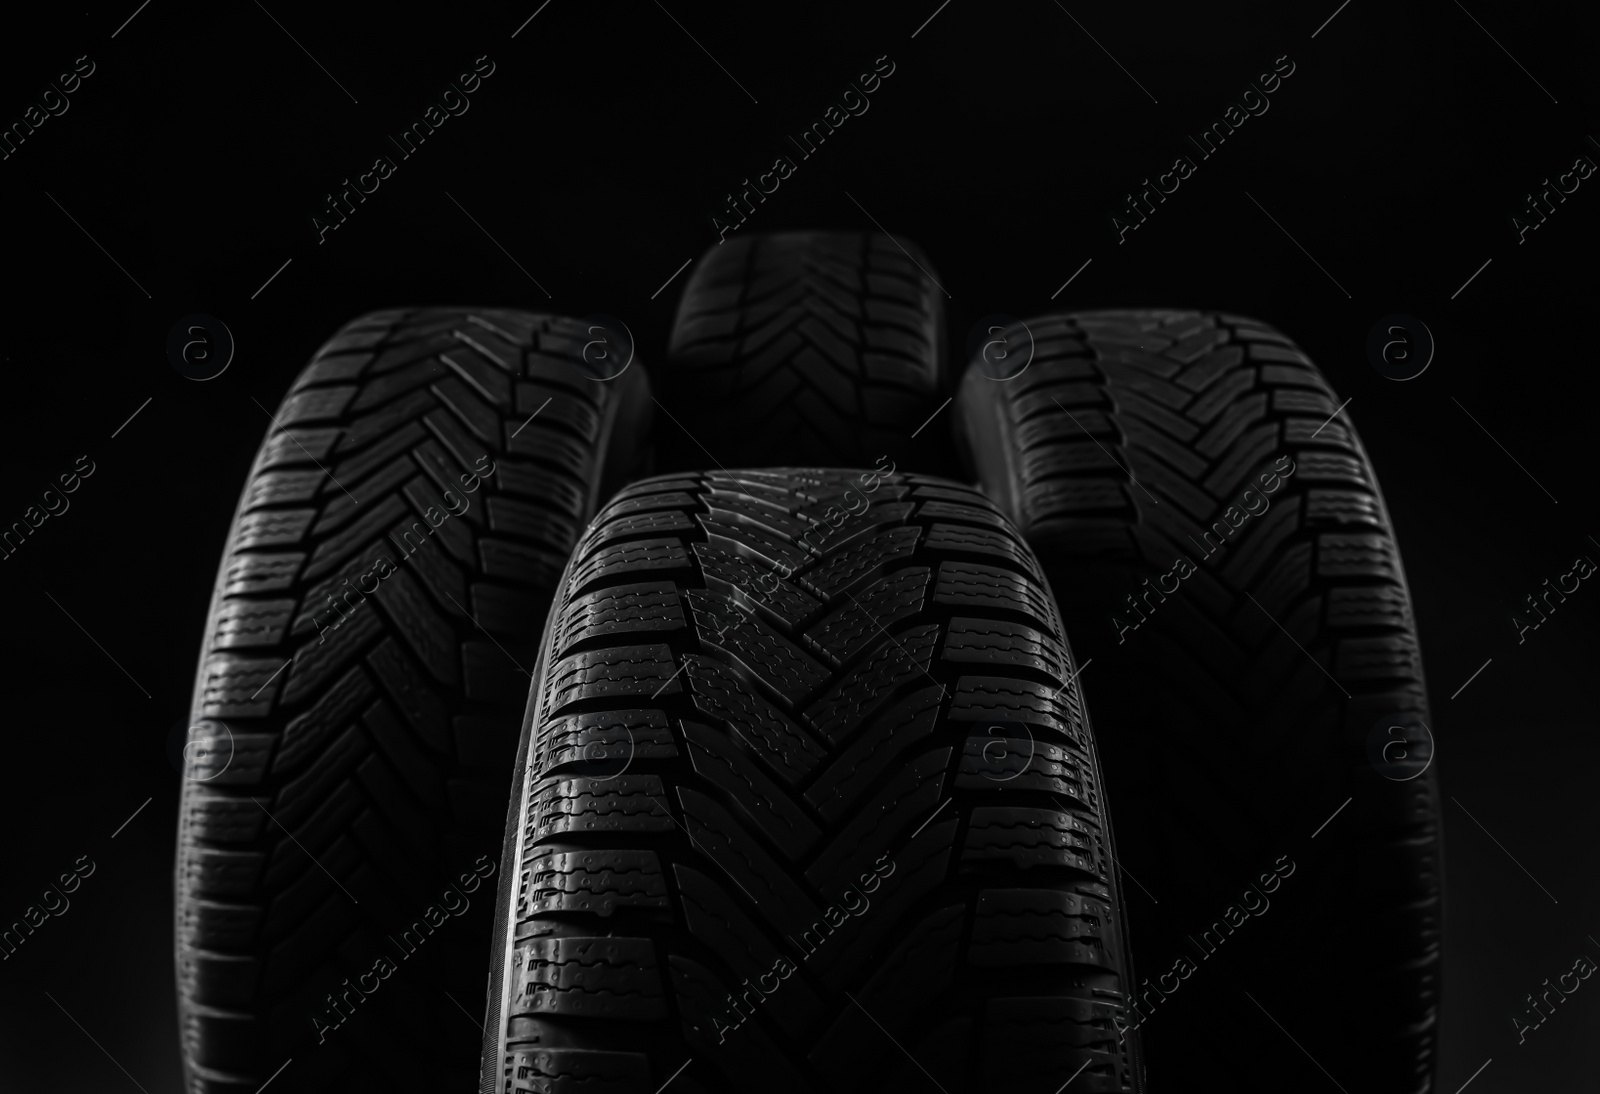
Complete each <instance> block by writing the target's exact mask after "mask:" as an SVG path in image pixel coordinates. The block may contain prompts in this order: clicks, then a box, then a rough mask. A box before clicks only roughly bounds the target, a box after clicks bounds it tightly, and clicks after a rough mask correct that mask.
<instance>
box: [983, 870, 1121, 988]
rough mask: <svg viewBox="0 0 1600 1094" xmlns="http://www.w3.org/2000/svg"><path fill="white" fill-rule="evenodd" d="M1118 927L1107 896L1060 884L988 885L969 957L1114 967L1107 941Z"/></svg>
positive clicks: (994, 962) (1000, 962)
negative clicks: (1042, 886)
mask: <svg viewBox="0 0 1600 1094" xmlns="http://www.w3.org/2000/svg"><path fill="white" fill-rule="evenodd" d="M1114 930H1115V926H1114V920H1113V917H1112V912H1111V908H1110V906H1109V905H1107V904H1106V903H1105V902H1104V901H1101V900H1096V899H1094V898H1093V897H1088V896H1084V895H1082V894H1080V893H1065V892H1061V891H1060V890H1057V889H984V890H982V891H980V892H979V893H978V905H977V913H976V915H975V917H974V919H973V925H972V938H971V942H970V943H969V944H968V947H967V961H968V963H970V964H973V965H983V966H989V967H996V966H1007V965H1059V964H1068V965H1088V966H1091V967H1097V968H1103V969H1106V970H1107V971H1110V970H1111V968H1112V966H1111V965H1110V964H1109V960H1110V959H1109V958H1108V955H1107V942H1108V941H1109V940H1110V939H1111V938H1112V937H1113V932H1114Z"/></svg>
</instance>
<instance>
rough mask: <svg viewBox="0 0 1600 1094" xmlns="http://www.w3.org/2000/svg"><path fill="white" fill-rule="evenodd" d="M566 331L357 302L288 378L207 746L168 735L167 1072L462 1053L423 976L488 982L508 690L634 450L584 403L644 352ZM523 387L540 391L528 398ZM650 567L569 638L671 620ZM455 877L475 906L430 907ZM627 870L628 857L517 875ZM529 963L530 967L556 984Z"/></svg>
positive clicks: (196, 1082)
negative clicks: (363, 1046) (418, 940)
mask: <svg viewBox="0 0 1600 1094" xmlns="http://www.w3.org/2000/svg"><path fill="white" fill-rule="evenodd" d="M581 331H582V327H581V324H579V323H577V322H576V321H575V320H570V319H565V318H562V317H557V316H551V315H534V314H528V313H522V312H515V311H507V310H497V309H477V310H474V309H460V308H454V309H400V310H394V311H388V312H380V313H374V314H372V315H368V316H365V317H363V318H361V319H358V320H356V321H354V322H353V323H351V324H349V325H347V326H346V327H345V328H343V329H342V330H341V331H340V332H339V333H338V334H336V335H335V336H334V337H333V338H332V339H330V340H329V341H328V342H327V343H325V344H324V345H323V347H322V348H321V349H320V350H319V351H318V352H317V353H316V354H315V355H314V356H313V358H312V361H311V363H310V364H309V365H307V366H306V368H305V369H304V370H303V371H302V372H301V373H300V375H299V377H298V379H296V381H295V382H294V384H293V385H292V387H291V390H290V392H289V393H288V394H287V395H286V396H285V397H284V401H283V404H282V406H281V407H280V408H279V411H278V413H277V414H276V415H275V422H274V424H273V425H272V427H271V428H270V430H269V432H268V434H267V437H266V439H265V440H264V441H263V443H262V445H261V448H260V451H259V454H258V455H257V457H256V460H255V462H254V465H253V466H252V469H251V472H250V477H249V479H248V481H247V482H246V485H245V487H244V490H243V493H242V495H241V500H240V503H239V510H238V515H237V516H236V518H235V521H234V526H233V530H232V532H231V533H230V535H229V538H228V542H227V546H226V549H225V551H224V554H223V559H222V563H221V566H220V568H219V573H218V577H217V583H216V586H215V591H214V594H213V599H212V606H211V611H210V618H209V620H208V622H207V626H206V632H205V633H206V642H205V647H204V649H203V652H202V654H201V659H200V669H199V673H198V676H197V680H196V689H195V702H194V708H193V711H192V713H191V717H192V719H193V720H194V728H192V729H191V731H190V737H191V740H192V741H195V742H200V743H201V744H202V747H198V748H191V749H188V750H187V752H189V753H192V755H190V757H189V762H188V765H187V767H186V771H185V774H186V776H187V778H186V780H185V785H184V791H183V796H182V805H181V811H180V816H179V833H178V855H177V866H176V870H175V890H176V891H175V908H176V911H175V944H176V961H177V965H178V968H179V970H180V978H179V1017H180V1028H181V1031H182V1045H181V1047H182V1053H183V1058H184V1070H185V1083H186V1090H187V1091H188V1092H189V1094H221V1092H224V1091H226V1092H229V1094H241V1092H248V1091H252V1090H255V1089H256V1088H258V1087H259V1086H260V1085H261V1084H262V1083H264V1082H266V1081H267V1080H268V1078H269V1077H270V1076H271V1075H272V1073H273V1071H274V1069H276V1068H277V1067H279V1065H281V1064H282V1062H283V1059H284V1058H285V1056H287V1055H290V1054H291V1053H292V1054H294V1055H303V1056H304V1057H305V1058H304V1059H303V1060H297V1061H296V1064H295V1069H296V1072H295V1075H294V1076H293V1077H292V1079H291V1080H289V1081H291V1082H293V1083H294V1084H295V1088H296V1089H301V1090H307V1091H334V1090H339V1091H348V1090H356V1089H362V1090H365V1089H368V1088H369V1087H368V1085H366V1084H369V1083H379V1084H382V1086H383V1088H385V1089H392V1090H418V1091H422V1090H431V1089H439V1088H440V1084H444V1085H449V1083H450V1082H451V1078H450V1076H451V1075H452V1074H460V1073H461V1072H462V1071H463V1070H468V1069H470V1068H471V1066H472V1064H471V1061H472V1060H473V1059H474V1058H475V1057H476V1055H477V1053H478V1052H479V1051H480V1050H481V1042H480V1039H479V1038H478V1037H477V1036H476V1035H474V1034H473V1032H472V1030H471V1027H470V1026H469V1027H467V1028H466V1029H465V1030H461V1029H458V1028H456V1027H457V1024H458V1023H459V1022H460V1018H459V1015H455V1016H454V1017H452V1015H451V1014H448V1013H446V1012H447V1011H454V1009H455V1007H454V1004H452V1003H451V1002H450V1001H449V999H448V997H447V996H446V995H445V992H446V991H451V992H453V993H454V994H455V995H456V997H458V998H474V997H475V993H476V991H477V990H478V988H479V987H480V986H481V983H482V975H483V971H484V970H483V963H482V956H481V954H482V952H483V947H484V946H486V944H487V940H488V936H489V933H490V924H489V922H488V916H489V911H490V905H491V903H492V898H491V899H484V898H483V896H482V894H483V889H482V888H481V886H482V884H483V881H482V878H483V871H484V870H485V869H487V870H490V871H492V869H493V865H492V864H493V862H494V860H495V858H496V855H495V849H496V847H497V845H498V841H499V833H500V827H501V824H502V818H503V816H504V807H505V799H506V795H507V793H508V790H509V787H508V785H507V783H508V781H509V780H507V779H506V778H505V773H506V771H507V770H508V769H509V767H510V764H511V762H512V756H513V750H514V748H515V743H516V733H517V726H518V719H519V716H520V714H521V711H522V708H523V705H524V703H525V700H526V696H527V686H528V685H527V681H528V676H527V674H526V672H525V671H524V670H523V669H522V668H521V667H520V665H519V664H518V661H522V662H525V663H527V664H532V663H533V659H534V657H535V656H536V655H537V652H538V642H539V637H540V626H539V625H540V623H541V622H542V620H543V613H544V610H545V606H546V605H547V604H548V603H549V601H550V599H551V597H552V596H553V595H554V592H555V584H556V582H557V580H558V579H559V577H560V574H561V567H562V566H563V564H564V562H565V559H566V554H567V552H568V551H569V550H570V549H571V547H572V545H573V543H574V541H575V540H576V537H577V533H578V531H579V530H580V529H582V528H583V526H584V525H585V524H586V523H587V521H588V520H589V518H590V517H591V516H592V514H593V505H594V495H595V494H596V493H597V489H598V480H599V478H600V477H601V475H602V474H603V472H604V471H605V468H606V466H607V462H608V461H610V462H612V463H613V464H620V465H632V464H634V463H636V462H637V457H638V453H637V452H636V451H635V448H634V445H635V440H634V438H633V437H632V436H631V435H625V433H624V431H615V430H614V431H612V432H611V435H610V438H609V439H608V440H607V442H606V444H607V447H608V450H607V451H602V450H601V446H600V444H599V443H598V438H599V436H600V433H601V428H600V426H601V423H604V422H611V421H615V420H617V419H618V417H619V415H622V414H624V413H626V412H627V411H628V409H629V408H631V407H634V406H636V405H637V404H639V403H640V401H641V400H642V401H643V402H645V403H648V398H649V397H648V385H647V382H646V381H645V380H644V379H643V373H642V370H641V371H640V374H639V376H637V377H633V378H631V379H627V378H624V379H623V380H619V381H618V382H616V383H613V384H609V385H607V384H601V383H598V382H595V381H593V380H589V379H587V378H586V377H585V375H584V374H583V372H582V371H581V370H580V368H579V366H580V365H581V364H582V361H581V359H580V358H579V357H578V355H577V353H576V352H575V351H574V350H572V349H571V348H570V347H572V346H573V345H574V341H573V340H574V338H576V337H577V336H578V335H579V334H581ZM578 344H581V342H580V343H578ZM561 362H566V363H565V364H562V363H561ZM563 370H564V371H563ZM535 381H537V383H535ZM540 392H548V393H550V395H551V396H552V402H551V403H550V405H549V407H548V408H547V409H546V412H545V413H543V414H541V415H539V416H538V418H536V419H534V420H532V421H531V422H530V421H527V419H528V417H529V415H530V414H531V412H532V411H533V410H534V409H535V408H536V407H538V406H539V403H540V402H542V401H543V399H544V398H545V397H546V396H545V395H542V394H541V395H540V399H539V402H534V403H533V405H532V406H530V405H529V402H530V400H531V399H532V396H533V395H534V394H537V393H540ZM519 428H520V429H521V432H520V434H519V435H518V436H516V438H515V439H513V433H515V432H517V431H518V430H519ZM650 576H652V575H651V574H650V573H641V575H640V577H641V580H643V581H646V582H648V579H649V577H650ZM649 588H650V586H649V585H648V584H646V585H645V586H643V589H642V592H641V594H640V595H638V596H635V597H633V598H632V599H629V598H628V597H627V596H625V595H624V596H621V597H620V598H618V599H617V600H616V602H615V603H606V604H598V603H597V604H595V605H594V606H593V610H592V611H590V612H589V614H588V615H584V616H577V615H575V616H573V617H572V619H571V620H570V624H571V625H570V629H569V631H568V634H569V636H570V638H571V639H572V641H573V642H574V643H579V642H581V641H582V640H583V638H584V637H585V636H586V635H588V634H591V633H593V634H610V633H612V632H613V631H626V630H630V629H633V630H651V629H653V628H657V627H660V626H669V625H670V608H669V607H668V606H666V605H664V604H658V602H657V601H658V600H659V598H657V599H652V598H651V597H650V596H649V592H648V590H649ZM663 612H667V613H668V614H665V615H664V614H662V613H663ZM648 733H649V727H647V726H645V727H640V728H639V729H638V731H637V736H638V737H639V740H640V743H641V744H642V745H644V746H645V751H646V752H648V751H649V745H650V738H649V735H648ZM608 741H609V739H608V738H603V739H602V744H601V745H600V747H604V744H605V743H608ZM474 856H477V859H476V865H475V860H474ZM571 862H572V864H573V867H574V869H581V868H584V867H586V866H587V860H585V859H584V858H583V857H582V855H581V854H577V855H575V856H574V857H572V859H571ZM647 866H648V864H646V863H638V864H634V865H633V872H634V874H635V875H640V874H641V872H645V871H646V870H647ZM463 871H465V873H463ZM466 879H471V880H470V881H469V880H466ZM452 884H454V885H456V886H457V887H458V888H460V889H462V890H463V892H462V893H460V894H458V895H459V896H460V898H461V900H462V901H463V902H467V903H468V904H470V907H463V908H462V919H461V921H459V922H457V921H456V920H455V913H454V912H453V911H452V912H451V913H449V915H448V916H447V922H448V923H449V925H448V926H445V925H444V924H442V923H440V924H434V923H431V921H430V919H429V918H428V917H429V915H431V914H433V913H437V912H438V911H439V908H440V906H439V903H438V902H439V901H440V900H441V899H442V898H441V896H440V894H441V892H445V891H449V887H450V886H451V885H452ZM489 885H490V886H491V888H490V889H489V890H488V892H489V893H490V894H492V892H493V889H492V886H493V885H494V881H492V880H491V881H490V882H489ZM508 887H509V886H508ZM473 892H476V893H478V894H480V895H479V897H478V899H477V900H475V901H474V900H472V898H471V897H469V896H467V895H465V894H466V893H473ZM647 895H648V886H647V885H646V884H645V882H644V881H643V880H642V879H641V880H636V881H631V882H628V883H627V884H624V885H622V886H621V891H618V892H611V891H609V890H607V889H605V888H603V887H602V886H601V885H600V883H599V882H598V881H596V882H593V883H588V884H584V885H577V886H573V887H570V888H569V889H566V890H560V891H556V890H552V891H549V892H543V891H541V892H538V893H536V894H534V895H533V896H531V897H530V898H529V899H530V900H531V901H533V902H535V903H539V902H543V903H545V904H552V903H559V902H560V901H562V900H568V901H577V902H579V903H583V904H584V906H590V907H597V908H606V907H610V906H611V905H613V904H616V903H626V902H628V901H630V900H632V901H635V902H636V901H638V900H640V899H644V898H645V897H646V896H647ZM429 909H432V912H429V911H428V910H429ZM413 928H415V931H416V932H417V933H418V934H419V935H421V936H427V935H430V934H431V933H432V932H433V930H435V929H437V930H438V936H439V937H440V939H441V940H440V941H437V942H435V941H432V940H430V941H429V943H428V950H429V952H432V953H437V954H439V955H440V957H439V958H438V960H439V961H441V962H444V964H443V965H439V966H437V968H435V969H434V970H433V971H415V970H418V967H419V966H422V965H424V963H423V962H416V963H413V964H407V963H406V961H405V958H406V956H407V955H406V953H404V952H396V951H395V950H394V949H393V947H392V945H391V943H392V941H393V939H394V938H401V937H407V935H406V932H407V931H411V930H412V929H413ZM380 955H383V956H387V957H388V958H389V960H390V961H392V962H395V963H396V964H398V965H399V966H400V968H401V971H400V973H399V974H398V975H397V976H396V977H395V980H396V981H403V982H404V986H397V985H396V984H395V983H394V982H392V981H391V982H390V983H389V984H386V985H385V988H384V990H383V992H382V993H380V994H376V995H374V996H373V998H372V999H370V1000H368V999H366V998H365V996H364V994H363V993H362V992H361V991H360V990H358V991H357V995H356V998H357V999H359V1000H360V1002H361V1006H360V1008H359V1010H360V1011H362V1012H367V1013H364V1014H362V1015H358V1016H357V1018H356V1019H353V1020H355V1021H357V1023H358V1025H360V1026H361V1028H362V1029H366V1030H368V1032H366V1033H348V1032H344V1031H338V1030H337V1029H336V1030H335V1031H334V1032H327V1031H326V1030H324V1031H323V1032H322V1033H321V1034H320V1035H314V1034H315V1033H316V1031H315V1029H314V1023H313V1022H311V1021H308V1017H309V1016H312V1015H317V1016H320V1019H321V1021H322V1023H323V1024H324V1025H325V1026H326V1025H327V1024H328V1023H330V1022H332V1023H333V1024H334V1025H335V1027H337V1026H338V1025H341V1024H342V1021H340V1020H339V1019H338V1017H337V1016H338V1015H339V1014H340V1013H341V1012H340V1011H338V1010H337V1009H332V1008H330V1007H329V1005H328V1000H329V998H330V993H334V994H337V993H339V992H341V991H343V990H345V989H344V986H343V985H342V984H341V980H342V979H347V980H348V981H349V982H351V983H354V982H356V981H357V980H358V978H359V977H360V976H361V974H362V973H365V972H367V971H368V970H369V969H370V968H371V966H372V964H373V962H374V961H375V960H376V959H377V958H378V957H379V956H380ZM446 955H449V957H448V960H446ZM558 956H559V955H558ZM553 960H554V959H552V961H553ZM579 964H580V965H581V964H582V963H581V962H580V963H579ZM444 967H451V968H452V969H453V971H452V972H449V973H440V972H438V971H437V969H438V968H444ZM574 967H577V966H574ZM549 968H550V969H552V970H553V971H551V972H550V973H549V974H548V976H546V975H545V974H543V973H541V974H540V975H541V976H544V977H545V978H544V979H543V980H540V981H539V982H540V983H541V984H545V983H547V984H548V986H549V987H550V989H551V990H565V985H566V984H567V980H568V973H567V972H565V971H563V969H562V968H561V967H559V963H554V964H550V965H549ZM463 992H465V993H467V994H463ZM350 1005H351V1006H354V1004H353V1003H352V1004H350ZM372 1012H376V1013H378V1014H381V1015H382V1016H383V1017H382V1018H381V1019H379V1020H376V1021H375V1020H374V1018H373V1014H372ZM380 1026H381V1027H383V1028H384V1029H385V1030H387V1032H381V1033H374V1032H372V1029H373V1028H375V1027H380ZM407 1030H410V1031H412V1032H414V1033H415V1034H416V1036H414V1037H410V1036H405V1034H404V1031H407ZM374 1036H375V1037H378V1038H379V1040H380V1041H387V1042H392V1043H390V1044H388V1045H387V1047H386V1048H385V1051H384V1052H383V1053H374V1055H373V1057H372V1059H373V1060H377V1061H379V1062H377V1063H376V1064H374V1063H371V1062H369V1063H367V1064H365V1065H363V1064H362V1063H361V1062H360V1061H359V1060H358V1058H357V1057H355V1056H353V1055H352V1053H351V1052H350V1051H349V1049H348V1048H338V1047H330V1048H327V1049H322V1050H321V1051H312V1050H313V1049H317V1048H321V1046H320V1044H319V1039H325V1040H326V1041H327V1042H329V1044H330V1046H332V1045H337V1044H340V1043H343V1044H344V1045H346V1046H349V1047H353V1045H354V1042H355V1041H357V1040H359V1039H362V1038H370V1037H374ZM308 1038H309V1041H308V1040H307V1039H308Z"/></svg>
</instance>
